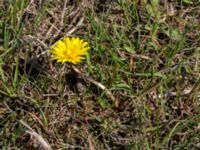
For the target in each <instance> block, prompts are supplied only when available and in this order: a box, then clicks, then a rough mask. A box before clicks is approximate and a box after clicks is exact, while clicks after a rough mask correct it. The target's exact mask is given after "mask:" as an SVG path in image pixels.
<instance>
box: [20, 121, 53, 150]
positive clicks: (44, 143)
mask: <svg viewBox="0 0 200 150" xmlns="http://www.w3.org/2000/svg"><path fill="white" fill-rule="evenodd" d="M19 122H20V123H21V124H22V125H24V126H25V127H26V128H27V129H28V130H27V131H26V133H28V134H30V135H32V136H33V137H35V138H36V139H37V140H38V142H40V144H41V146H42V147H43V148H44V149H45V150H52V148H51V146H50V145H49V143H48V142H47V141H46V140H45V139H44V138H43V137H42V136H41V135H39V134H38V133H36V132H35V131H34V130H33V129H32V128H31V127H30V126H29V125H28V124H26V123H25V122H24V121H23V120H20V121H19Z"/></svg>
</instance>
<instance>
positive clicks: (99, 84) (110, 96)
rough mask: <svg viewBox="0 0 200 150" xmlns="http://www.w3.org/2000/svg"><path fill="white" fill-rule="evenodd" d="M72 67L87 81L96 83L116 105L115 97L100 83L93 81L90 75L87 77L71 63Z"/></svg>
mask: <svg viewBox="0 0 200 150" xmlns="http://www.w3.org/2000/svg"><path fill="white" fill-rule="evenodd" d="M72 69H73V70H74V71H75V72H76V73H78V74H79V75H81V76H82V77H84V78H85V79H86V80H88V81H89V82H91V83H92V84H94V85H96V86H97V87H99V88H100V89H102V90H103V91H104V92H105V94H106V96H107V97H108V98H110V99H111V100H112V102H115V105H116V106H117V104H116V102H117V101H116V98H115V97H114V96H113V94H112V93H111V92H110V91H109V90H108V89H107V88H106V87H105V86H104V85H103V84H101V83H99V82H97V81H95V80H94V79H92V78H90V77H87V76H86V75H85V74H83V73H82V72H81V71H80V70H79V69H78V68H76V67H75V66H73V65H72Z"/></svg>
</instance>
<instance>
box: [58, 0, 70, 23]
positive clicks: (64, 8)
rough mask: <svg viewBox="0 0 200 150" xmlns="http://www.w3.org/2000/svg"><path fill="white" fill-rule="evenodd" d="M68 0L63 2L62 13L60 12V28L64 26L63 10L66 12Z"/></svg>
mask: <svg viewBox="0 0 200 150" xmlns="http://www.w3.org/2000/svg"><path fill="white" fill-rule="evenodd" d="M67 3H68V0H65V2H64V6H63V12H62V16H61V22H60V23H61V26H63V25H64V16H65V10H66V6H67Z"/></svg>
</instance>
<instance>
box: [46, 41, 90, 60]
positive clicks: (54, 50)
mask: <svg viewBox="0 0 200 150" xmlns="http://www.w3.org/2000/svg"><path fill="white" fill-rule="evenodd" d="M89 49H90V47H89V46H88V43H87V42H85V41H84V40H82V39H79V38H75V37H72V38H69V37H66V38H64V39H62V40H59V41H57V42H56V43H55V44H54V45H53V46H51V48H50V52H51V54H52V55H51V57H52V58H53V59H54V60H57V62H61V63H65V62H70V63H73V64H77V63H79V62H81V61H82V60H84V59H85V56H86V55H87V54H88V50H89Z"/></svg>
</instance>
